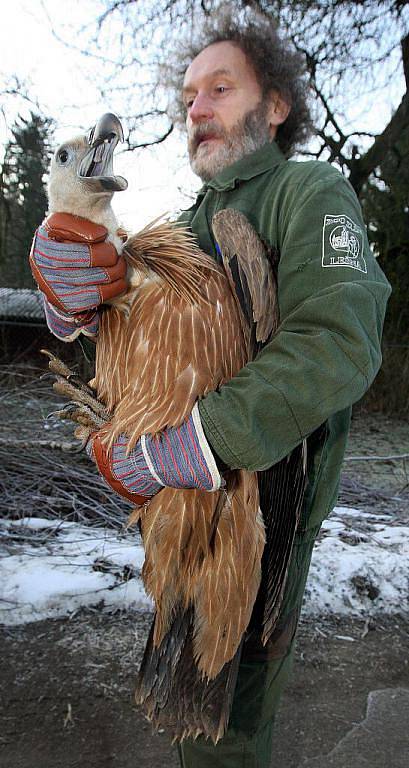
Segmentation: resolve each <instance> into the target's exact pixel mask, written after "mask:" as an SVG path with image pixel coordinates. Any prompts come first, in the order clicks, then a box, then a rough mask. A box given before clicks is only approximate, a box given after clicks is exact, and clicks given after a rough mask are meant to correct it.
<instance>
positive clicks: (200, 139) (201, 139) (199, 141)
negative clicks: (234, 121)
mask: <svg viewBox="0 0 409 768" xmlns="http://www.w3.org/2000/svg"><path fill="white" fill-rule="evenodd" d="M221 138H222V136H220V135H219V134H216V133H207V134H204V135H203V136H197V137H195V139H194V149H195V151H197V150H198V149H199V147H201V146H203V145H208V144H210V142H212V141H219V140H220V139H221Z"/></svg>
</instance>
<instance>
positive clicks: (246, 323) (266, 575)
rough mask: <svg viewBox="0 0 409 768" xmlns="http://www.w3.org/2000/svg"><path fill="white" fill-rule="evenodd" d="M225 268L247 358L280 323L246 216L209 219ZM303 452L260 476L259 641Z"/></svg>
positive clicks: (271, 624)
mask: <svg viewBox="0 0 409 768" xmlns="http://www.w3.org/2000/svg"><path fill="white" fill-rule="evenodd" d="M212 225H213V233H214V236H215V240H216V242H217V244H218V248H219V250H220V255H221V257H222V261H223V265H224V268H225V271H226V273H227V276H228V279H229V281H230V285H231V287H232V289H233V292H234V294H235V296H236V301H237V302H238V305H239V308H240V314H241V322H242V327H243V331H244V334H245V337H246V339H247V342H248V352H249V360H252V359H254V358H255V357H256V355H257V354H258V352H259V351H260V350H261V349H262V347H263V346H264V345H265V344H267V343H268V342H269V341H271V339H272V337H273V335H274V333H275V332H276V330H277V328H278V324H279V307H278V296H277V280H276V274H275V266H276V264H275V262H278V259H277V256H278V255H276V257H275V258H274V254H272V253H271V252H269V251H268V249H267V247H266V246H264V245H263V243H262V241H261V240H260V238H259V236H258V235H257V232H256V231H255V230H254V228H253V227H252V226H251V224H250V223H249V221H248V220H247V218H246V217H245V216H244V214H242V213H240V211H236V210H233V209H230V208H228V209H224V210H222V211H219V212H218V213H217V214H216V215H215V216H214V217H213V221H212ZM305 454H306V448H305V444H304V443H303V444H301V445H299V446H297V448H295V449H294V451H293V452H292V453H291V454H290V456H287V457H285V458H284V459H282V461H280V462H278V463H277V464H275V465H274V466H273V467H271V468H270V469H268V470H265V471H263V472H259V473H258V476H259V491H260V507H261V511H262V513H263V519H264V525H265V528H266V546H265V549H264V553H263V560H262V581H261V587H260V591H259V595H258V598H257V603H256V606H255V610H254V612H253V619H252V623H251V626H252V628H254V629H255V630H257V631H258V632H261V636H262V642H263V643H266V642H267V641H268V640H269V638H270V637H271V636H272V634H273V632H274V629H275V627H276V625H277V620H278V618H279V615H280V608H281V604H282V598H283V594H284V589H285V584H286V579H287V573H288V567H289V563H290V558H291V554H292V550H293V545H294V538H295V532H296V529H297V527H298V524H299V521H300V515H301V509H302V504H303V499H304V492H305V485H306V455H305Z"/></svg>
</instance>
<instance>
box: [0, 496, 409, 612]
mask: <svg viewBox="0 0 409 768" xmlns="http://www.w3.org/2000/svg"><path fill="white" fill-rule="evenodd" d="M322 533H323V535H322V537H321V538H320V540H319V541H318V542H317V544H316V547H315V549H314V554H313V558H312V564H311V570H310V575H309V579H308V585H307V594H306V602H305V608H304V612H305V614H307V615H319V614H328V613H342V614H349V615H355V616H365V617H367V616H371V615H375V614H377V613H382V612H384V613H395V612H404V611H408V608H409V606H408V588H409V584H408V581H409V571H408V562H409V558H408V555H409V527H407V526H404V525H399V524H397V523H396V521H394V520H393V518H392V517H391V516H388V515H378V514H373V515H371V514H369V513H366V512H363V511H361V510H356V509H350V508H347V507H337V508H336V509H335V510H334V512H333V513H332V515H331V518H330V519H329V520H327V521H325V523H324V525H323V531H322ZM0 542H1V543H0V622H2V623H5V624H9V625H11V624H21V623H24V622H29V621H36V620H39V619H44V618H55V617H61V616H67V615H70V614H72V613H73V612H75V611H76V610H78V609H79V608H81V607H82V606H95V605H98V604H103V605H106V606H111V607H113V608H126V609H127V610H146V609H151V608H152V604H151V601H150V599H149V598H148V597H147V595H146V594H145V592H144V589H143V585H142V581H141V577H140V571H141V568H142V564H143V548H142V545H141V543H140V539H139V538H138V535H137V534H136V533H135V532H123V533H120V532H116V531H113V530H112V529H108V528H95V527H87V526H84V525H80V524H77V523H71V522H63V521H59V520H44V519H40V518H33V517H26V518H23V519H22V520H17V521H11V520H1V521H0Z"/></svg>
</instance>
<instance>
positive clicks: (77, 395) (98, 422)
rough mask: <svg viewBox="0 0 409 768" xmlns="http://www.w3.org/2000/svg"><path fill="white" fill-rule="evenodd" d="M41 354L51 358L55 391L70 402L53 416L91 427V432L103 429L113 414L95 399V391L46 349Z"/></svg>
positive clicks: (50, 366)
mask: <svg viewBox="0 0 409 768" xmlns="http://www.w3.org/2000/svg"><path fill="white" fill-rule="evenodd" d="M41 352H42V353H43V354H44V355H46V356H47V357H48V358H49V363H48V367H49V369H50V371H52V373H53V374H54V377H55V381H54V383H53V389H54V390H55V391H56V392H58V394H59V395H63V397H66V398H67V399H69V400H70V402H69V403H68V404H67V406H66V407H65V408H63V409H61V410H59V411H55V412H54V414H53V415H54V416H57V418H59V419H69V420H71V421H74V422H76V423H77V424H80V425H82V426H86V427H89V428H90V429H91V431H94V430H97V429H101V427H103V426H104V424H105V423H106V422H107V421H109V420H110V418H111V414H110V413H109V411H108V410H107V409H106V408H105V406H104V404H103V403H101V402H100V401H99V400H98V399H97V398H96V397H95V393H94V390H93V389H91V387H89V386H88V384H86V383H85V382H84V381H82V379H81V377H80V376H78V374H77V373H75V371H72V370H71V368H69V367H68V365H66V364H65V363H64V362H63V361H62V360H60V359H59V358H58V357H56V356H55V355H53V354H52V352H49V351H48V350H46V349H42V350H41Z"/></svg>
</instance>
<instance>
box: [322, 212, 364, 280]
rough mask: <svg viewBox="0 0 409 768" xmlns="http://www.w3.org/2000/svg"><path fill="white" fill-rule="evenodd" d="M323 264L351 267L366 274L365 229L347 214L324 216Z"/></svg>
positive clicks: (326, 265)
mask: <svg viewBox="0 0 409 768" xmlns="http://www.w3.org/2000/svg"><path fill="white" fill-rule="evenodd" d="M322 266H323V267H351V269H359V271H360V272H365V274H366V271H367V269H366V261H365V259H364V232H363V229H362V227H358V225H357V224H355V222H354V221H352V219H350V218H349V216H346V215H345V214H340V215H339V216H335V215H331V214H326V215H325V216H324V225H323V228H322Z"/></svg>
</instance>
